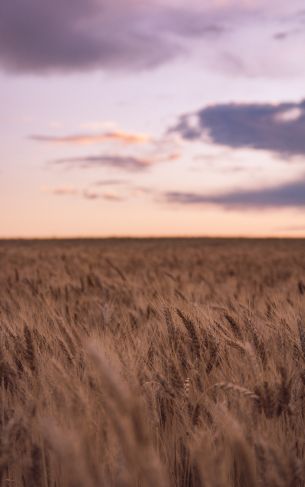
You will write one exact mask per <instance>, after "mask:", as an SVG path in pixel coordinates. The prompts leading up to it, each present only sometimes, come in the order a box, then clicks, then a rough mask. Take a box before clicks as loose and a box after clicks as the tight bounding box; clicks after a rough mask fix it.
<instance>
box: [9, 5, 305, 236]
mask: <svg viewBox="0 0 305 487" xmlns="http://www.w3.org/2000/svg"><path fill="white" fill-rule="evenodd" d="M304 53H305V2H304V0H290V1H289V2H287V1H286V0H268V2H266V1H265V0H209V1H199V0H198V1H197V0H189V1H188V2H185V1H182V0H181V1H180V0H162V1H161V0H145V1H144V0H54V1H52V2H46V1H42V0H1V2H0V92H1V109H0V124H1V131H0V153H1V158H0V205H1V214H0V237H3V238H10V237H16V238H17V237H18V238H19V237H26V238H31V237H48V238H49V237H90V236H92V237H109V236H171V235H172V236H279V237H281V236H289V237H304V236H305V63H304Z"/></svg>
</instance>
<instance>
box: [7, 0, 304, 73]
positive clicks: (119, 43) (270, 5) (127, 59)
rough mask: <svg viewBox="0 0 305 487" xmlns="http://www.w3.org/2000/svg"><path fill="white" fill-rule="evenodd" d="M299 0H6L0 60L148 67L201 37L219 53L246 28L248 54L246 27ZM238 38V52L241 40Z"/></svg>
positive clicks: (17, 68)
mask: <svg viewBox="0 0 305 487" xmlns="http://www.w3.org/2000/svg"><path fill="white" fill-rule="evenodd" d="M295 1H296V0H292V2H289V3H287V2H286V1H284V0H269V1H268V2H266V1H261V0H256V1H253V2H252V1H243V0H227V1H223V0H222V1H220V0H210V1H209V2H199V1H198V0H190V1H189V2H182V1H181V0H147V1H145V2H139V1H136V0H115V1H112V0H73V1H72V0H53V1H42V0H1V2H0V66H1V67H2V68H3V69H5V70H8V71H11V72H16V73H36V74H37V73H39V74H45V73H49V72H51V73H52V72H64V73H66V72H75V71H77V72H80V71H81V72H82V71H88V70H92V69H104V70H139V69H142V70H145V69H151V68H154V67H156V66H160V65H162V64H163V63H166V62H169V61H171V60H173V59H175V58H177V57H178V56H182V55H185V53H188V52H189V51H190V50H191V48H192V47H193V46H194V45H195V43H197V45H198V46H199V47H200V53H201V54H200V55H201V58H202V57H203V56H204V57H205V58H206V57H207V56H206V54H207V53H209V52H211V50H212V51H213V58H214V59H215V58H216V57H217V52H216V51H217V49H218V48H219V46H218V47H217V46H216V41H217V39H221V40H222V39H223V37H224V36H226V39H229V40H228V42H226V45H227V44H228V43H230V42H231V40H232V38H231V34H232V32H233V33H234V32H239V31H242V32H243V34H242V36H243V38H244V39H245V42H244V43H243V44H242V45H243V46H245V47H246V50H247V52H246V53H245V54H246V55H245V56H244V58H245V59H247V60H248V59H249V58H250V57H252V54H253V53H252V47H251V45H250V48H249V47H248V45H249V39H248V37H247V36H248V29H247V27H248V26H250V27H252V26H253V25H254V27H255V28H256V27H257V26H258V25H259V29H260V28H261V25H264V26H265V25H266V26H267V30H268V28H269V27H270V22H271V20H272V22H274V18H275V17H277V16H285V15H288V12H291V10H292V9H293V8H294V7H293V5H294V3H295ZM275 10H276V12H277V14H276V15H275ZM270 19H271V20H270ZM264 29H265V27H264ZM256 37H257V36H256ZM202 41H204V42H202ZM222 44H223V43H222ZM233 44H235V47H236V49H235V51H236V52H239V50H240V47H241V42H240V40H239V39H237V41H236V39H235V41H234V40H233ZM250 44H251V43H250ZM205 47H206V49H205V51H203V48H205ZM211 47H212V49H211ZM249 51H251V56H249ZM257 51H259V55H262V51H261V49H258V50H257ZM257 51H256V53H255V56H254V57H256V55H257ZM302 53H303V51H302V52H301V54H302ZM263 54H264V53H263ZM233 56H234V54H233ZM300 59H301V57H300ZM254 64H256V62H255V63H254ZM231 69H232V66H231ZM247 69H249V68H247Z"/></svg>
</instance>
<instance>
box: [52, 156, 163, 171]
mask: <svg viewBox="0 0 305 487" xmlns="http://www.w3.org/2000/svg"><path fill="white" fill-rule="evenodd" d="M153 163H154V161H153V160H152V159H149V158H140V157H135V156H121V155H111V154H109V155H98V156H85V157H71V158H65V159H57V160H56V161H53V164H57V165H65V166H70V167H78V168H84V169H87V168H94V167H100V166H101V167H103V166H108V167H113V168H116V169H122V170H125V171H145V170H146V169H148V168H149V167H150V166H151V165H152V164H153Z"/></svg>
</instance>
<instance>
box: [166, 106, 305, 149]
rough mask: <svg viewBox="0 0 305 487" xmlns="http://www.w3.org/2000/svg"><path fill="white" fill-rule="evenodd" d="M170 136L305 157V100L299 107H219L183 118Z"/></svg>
mask: <svg viewBox="0 0 305 487" xmlns="http://www.w3.org/2000/svg"><path fill="white" fill-rule="evenodd" d="M169 132H171V133H172V132H174V133H177V134H179V135H180V136H181V137H182V138H183V139H185V140H189V141H200V140H203V141H209V142H211V143H213V144H217V145H223V146H226V147H230V148H233V149H239V148H251V149H259V150H267V151H271V152H274V153H277V154H280V155H281V156H283V157H289V156H305V100H303V101H301V102H299V103H292V102H287V103H278V104H270V103H261V104H255V103H252V104H246V103H245V104H242V103H230V104H218V105H211V106H207V107H205V108H203V109H201V110H199V111H197V112H195V113H190V114H185V115H182V116H181V117H180V119H179V120H178V123H177V124H176V126H175V127H174V128H172V129H170V131H169Z"/></svg>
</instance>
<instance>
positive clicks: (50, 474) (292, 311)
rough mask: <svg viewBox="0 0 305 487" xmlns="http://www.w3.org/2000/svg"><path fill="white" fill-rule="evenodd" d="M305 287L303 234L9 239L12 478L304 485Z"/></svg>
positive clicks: (6, 453) (5, 356)
mask: <svg viewBox="0 0 305 487" xmlns="http://www.w3.org/2000/svg"><path fill="white" fill-rule="evenodd" d="M304 281H305V242H304V241H290V242H289V241H242V240H240V241H238V240H236V241H233V240H232V241H230V240H223V241H221V240H219V241H218V240H146V241H136V240H126V241H124V240H114V241H74V242H72V241H71V242H69V241H66V242H51V241H50V242H27V243H26V242H2V243H1V244H0V290H1V296H0V325H1V329H0V333H1V338H0V339H1V355H0V382H1V412H0V427H1V439H0V477H1V482H2V485H3V486H16V487H19V486H26V487H27V486H42V487H66V486H69V487H83V486H85V487H96V486H105V487H112V486H115V487H116V486H118V487H142V486H143V487H145V486H148V487H159V486H160V487H167V486H169V487H171V486H173V487H174V486H178V487H197V486H198V487H199V486H202V487H230V486H231V487H233V486H234V487H243V486H245V487H248V486H249V487H252V486H253V487H254V486H268V487H269V486H271V487H273V486H274V487H282V486H283V487H284V486H285V487H286V486H287V487H288V486H289V487H297V486H303V485H305V450H304V448H305V311H304V310H305V284H304Z"/></svg>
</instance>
